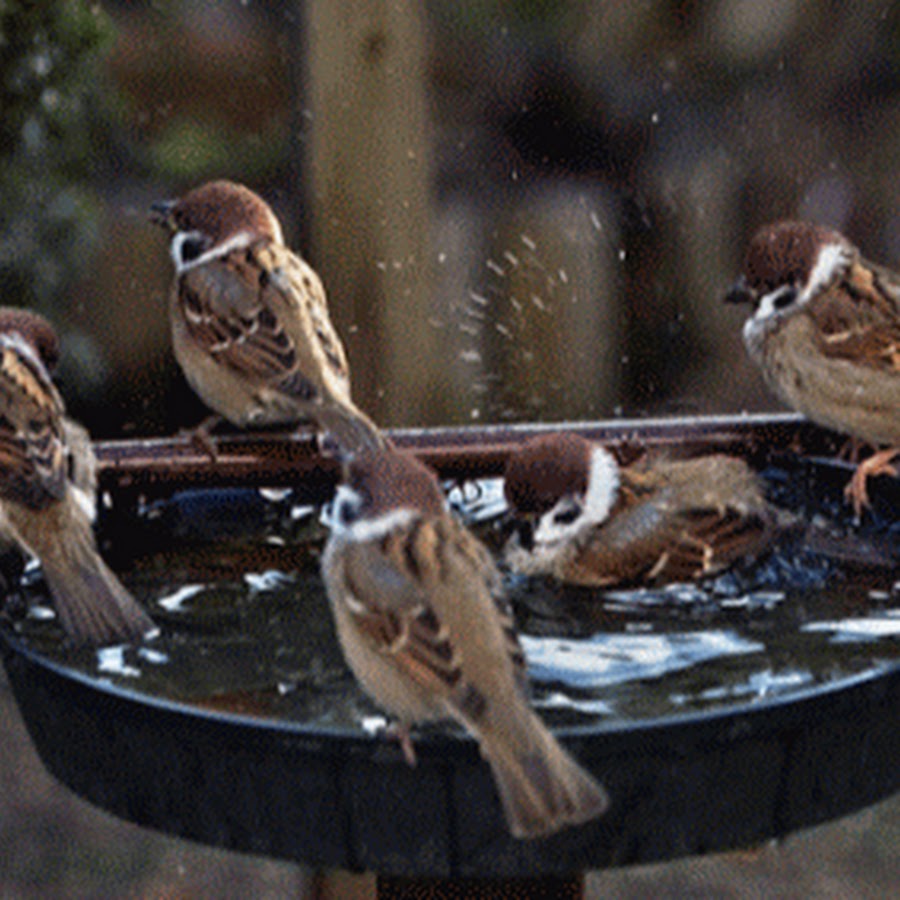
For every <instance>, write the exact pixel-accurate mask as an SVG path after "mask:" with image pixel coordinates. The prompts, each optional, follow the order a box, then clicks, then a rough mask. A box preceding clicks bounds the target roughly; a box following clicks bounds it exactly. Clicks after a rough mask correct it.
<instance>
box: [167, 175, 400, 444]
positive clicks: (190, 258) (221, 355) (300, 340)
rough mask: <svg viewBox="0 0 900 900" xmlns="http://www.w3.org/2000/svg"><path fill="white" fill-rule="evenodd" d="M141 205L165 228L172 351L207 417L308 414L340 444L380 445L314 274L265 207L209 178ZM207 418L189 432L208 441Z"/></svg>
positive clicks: (243, 421)
mask: <svg viewBox="0 0 900 900" xmlns="http://www.w3.org/2000/svg"><path fill="white" fill-rule="evenodd" d="M151 209H152V212H151V218H152V220H153V221H155V222H156V223H157V224H160V225H162V226H164V227H165V228H167V229H168V230H169V231H170V233H171V244H170V251H171V256H172V261H173V262H174V265H175V281H174V284H173V286H172V289H171V293H170V300H169V318H170V322H171V327H172V344H173V349H174V352H175V357H176V359H177V360H178V363H179V365H180V366H181V368H182V371H183V372H184V374H185V377H186V378H187V381H188V383H189V384H190V386H191V387H192V388H193V390H194V391H195V392H196V393H197V394H198V395H199V397H200V398H201V399H202V400H203V402H204V403H205V404H206V405H207V406H208V407H210V409H212V410H213V411H214V413H216V416H214V417H213V420H214V419H215V418H217V417H223V418H225V419H227V420H228V421H229V422H231V423H232V424H233V425H236V426H238V427H240V428H252V427H254V426H264V425H295V424H297V423H299V422H301V421H305V420H310V419H311V420H313V421H314V422H316V423H317V425H318V426H319V427H320V428H321V429H323V430H324V431H325V432H326V433H327V434H329V435H331V437H332V438H333V439H334V440H335V441H336V443H337V445H338V449H339V450H340V451H343V452H352V451H354V450H357V449H359V448H361V447H370V446H376V447H378V446H381V445H382V444H383V443H384V440H385V439H384V437H383V436H382V434H381V432H380V431H379V429H378V428H377V426H376V425H375V423H374V422H372V420H371V419H370V418H369V417H368V416H366V415H365V413H363V412H362V411H361V410H360V409H359V408H358V407H357V406H356V405H355V404H354V403H353V400H352V399H351V396H350V369H349V366H348V363H347V356H346V353H345V352H344V347H343V344H342V343H341V340H340V338H339V337H338V334H337V332H336V331H335V329H334V327H333V326H332V324H331V319H330V317H329V314H328V302H327V299H326V296H325V289H324V287H323V285H322V282H321V280H320V279H319V276H318V275H317V274H316V272H315V271H314V270H313V269H312V267H311V266H310V265H309V264H308V263H307V262H306V261H305V260H303V259H302V258H301V257H300V256H299V255H297V254H296V253H294V252H292V251H291V250H289V249H288V248H287V247H286V246H285V244H284V237H283V235H282V230H281V225H280V223H279V222H278V219H277V218H276V217H275V214H274V213H273V212H272V209H271V208H270V207H269V205H268V204H267V203H266V202H265V201H264V200H263V199H262V198H261V197H259V196H258V195H257V194H255V193H254V192H253V191H251V190H250V189H249V188H246V187H244V186H243V185H240V184H235V183H234V182H231V181H212V182H209V183H207V184H204V185H202V186H200V187H197V188H195V189H194V190H192V191H189V192H188V193H187V194H185V195H184V196H183V197H181V198H180V199H177V200H171V201H165V202H160V203H156V204H154V205H153V206H152V208H151ZM210 427H211V422H210V420H207V422H206V423H204V424H203V425H201V427H200V429H199V432H198V437H199V438H200V440H201V442H203V443H204V444H205V445H206V446H207V449H210V448H211V443H210V441H209V437H208V434H209V428H210ZM213 455H214V454H213Z"/></svg>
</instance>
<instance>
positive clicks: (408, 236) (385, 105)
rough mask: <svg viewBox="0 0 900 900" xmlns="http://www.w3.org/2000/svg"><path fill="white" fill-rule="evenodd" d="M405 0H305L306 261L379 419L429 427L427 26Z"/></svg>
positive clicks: (433, 364) (435, 370)
mask: <svg viewBox="0 0 900 900" xmlns="http://www.w3.org/2000/svg"><path fill="white" fill-rule="evenodd" d="M424 17H425V14H424V11H423V9H422V6H421V4H418V3H415V2H412V0H402V2H396V0H392V2H388V0H310V2H309V3H308V4H307V6H306V25H305V29H304V31H305V39H306V60H307V71H306V90H305V95H304V97H303V98H301V101H304V100H305V102H306V105H307V106H308V108H310V109H311V112H312V127H311V141H310V143H309V145H308V154H309V155H308V162H309V164H310V166H311V173H310V174H311V179H310V181H311V191H309V193H308V197H309V201H308V202H310V203H311V204H312V213H313V216H312V218H313V222H312V234H313V241H312V244H313V250H312V254H311V255H312V258H313V263H314V264H315V266H316V267H317V268H318V270H319V272H320V273H321V275H322V277H323V279H324V281H325V285H326V288H327V290H328V294H329V297H330V300H331V307H332V314H333V317H334V321H335V325H336V327H337V328H338V330H339V331H340V333H341V335H342V337H343V339H344V341H345V344H346V346H347V351H348V354H349V357H350V364H351V369H352V373H353V386H354V396H355V399H356V401H357V403H359V404H360V405H361V406H362V407H363V408H365V409H366V410H368V411H369V412H370V414H371V415H373V417H374V418H375V419H376V420H377V421H378V422H379V424H382V425H385V426H388V425H421V424H427V420H428V412H429V409H430V408H431V409H433V406H434V400H433V398H434V397H435V396H436V395H438V394H439V393H440V387H441V381H442V378H443V374H442V369H443V368H444V367H442V366H441V365H440V364H439V363H438V362H437V357H436V354H435V352H434V351H435V345H436V338H435V333H434V329H433V328H432V327H431V326H430V325H429V304H430V302H431V209H430V206H431V204H430V184H431V180H430V166H429V159H428V155H429V140H428V116H427V109H426V71H425V22H424Z"/></svg>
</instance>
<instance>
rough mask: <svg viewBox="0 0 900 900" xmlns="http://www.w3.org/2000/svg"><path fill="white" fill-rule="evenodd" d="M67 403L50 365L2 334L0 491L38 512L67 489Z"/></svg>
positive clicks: (0, 356)
mask: <svg viewBox="0 0 900 900" xmlns="http://www.w3.org/2000/svg"><path fill="white" fill-rule="evenodd" d="M62 417H63V404H62V400H61V399H60V396H59V394H58V393H57V391H56V388H55V387H54V386H53V384H52V382H51V381H50V378H49V376H48V375H47V373H46V371H45V370H44V367H43V366H42V365H41V363H40V362H39V361H38V360H37V359H36V358H34V357H33V356H32V354H31V353H30V352H23V351H22V349H21V348H20V347H18V346H16V342H15V341H13V340H10V339H9V337H8V336H6V335H3V336H0V493H2V495H3V496H4V497H5V498H7V499H9V500H13V501H15V502H17V503H21V504H23V505H25V506H28V507H30V508H32V509H41V508H44V507H46V506H48V505H50V504H51V503H53V502H55V501H56V500H58V499H60V498H61V497H62V496H63V495H64V493H65V489H66V474H67V459H68V457H67V453H66V446H65V440H64V437H63V418H62Z"/></svg>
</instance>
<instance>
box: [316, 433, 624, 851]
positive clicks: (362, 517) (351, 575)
mask: <svg viewBox="0 0 900 900" xmlns="http://www.w3.org/2000/svg"><path fill="white" fill-rule="evenodd" d="M344 468H345V476H344V479H343V481H342V483H341V484H340V486H339V487H338V490H337V493H336V495H335V499H334V503H333V511H332V516H331V519H332V524H331V528H332V530H331V533H330V535H329V537H328V540H327V542H326V545H325V550H324V552H323V556H322V561H321V566H322V576H323V580H324V583H325V586H326V590H327V594H328V597H329V601H330V605H331V608H332V611H333V614H334V620H335V623H336V630H337V634H338V639H339V642H340V644H341V647H342V649H343V652H344V656H345V658H346V660H347V663H348V665H349V667H350V669H351V670H352V672H353V673H354V675H355V676H356V679H357V681H358V682H359V684H360V685H361V687H362V688H363V690H364V691H365V692H366V693H367V694H368V695H369V696H370V697H371V698H372V699H373V700H374V701H375V703H376V704H378V705H379V706H381V707H382V708H383V709H384V710H385V711H386V712H387V713H388V714H390V715H391V716H393V717H394V718H395V719H396V722H397V727H396V730H395V733H396V734H397V735H398V736H399V737H400V738H401V744H402V746H403V749H404V754H405V756H406V759H407V761H408V762H409V763H411V764H413V763H414V762H415V752H414V750H413V748H412V743H411V741H410V739H409V728H410V727H411V726H412V725H414V724H417V723H422V722H427V721H431V720H439V719H446V718H449V719H452V720H455V721H456V722H457V723H459V724H461V725H462V726H463V727H464V728H466V729H467V730H468V731H469V732H470V733H471V734H472V735H473V736H474V737H475V738H476V739H477V741H478V743H479V746H480V750H481V754H482V756H483V757H484V758H485V759H486V760H487V762H488V764H489V765H490V768H491V770H492V773H493V777H494V781H495V783H496V785H497V789H498V793H499V797H500V800H501V804H502V807H503V810H504V813H505V818H506V822H507V825H508V828H509V831H510V833H511V834H512V835H513V836H514V837H515V838H518V839H533V838H539V837H543V836H546V835H549V834H552V833H554V832H556V831H558V830H560V829H561V828H563V827H566V826H570V825H578V824H582V823H584V822H587V821H589V820H591V819H594V818H595V817H597V816H599V815H601V814H602V813H603V812H605V810H606V809H607V807H608V805H609V797H608V795H607V793H606V791H605V789H604V788H603V787H602V786H601V785H600V784H599V783H598V782H597V781H596V780H595V779H594V777H593V776H592V775H590V774H589V773H588V772H587V771H585V770H584V769H583V768H582V767H581V766H580V765H579V764H578V763H577V762H576V761H575V760H574V759H573V758H572V757H571V756H570V755H569V754H568V753H567V752H566V751H565V750H564V749H563V748H562V747H561V746H560V744H559V743H558V742H557V741H556V739H555V738H554V737H553V735H552V734H551V732H550V731H549V730H548V728H547V727H546V726H545V725H544V723H543V722H542V720H541V719H540V718H539V717H538V716H537V714H536V713H535V712H534V710H533V709H532V708H531V706H530V704H529V701H528V696H527V693H526V689H527V673H526V660H525V657H524V653H523V650H522V646H521V643H520V641H519V639H518V635H517V631H516V627H515V623H514V620H513V618H512V612H511V608H510V606H509V603H508V599H507V598H506V595H505V593H504V590H503V584H502V578H501V576H500V573H499V570H498V569H497V567H496V565H495V563H494V561H493V559H492V557H491V555H490V554H489V552H488V550H487V548H486V547H485V546H484V545H483V544H481V543H480V541H478V539H477V538H475V537H474V536H473V535H472V534H471V532H469V531H468V530H467V529H466V528H465V527H464V526H463V525H462V524H461V523H460V522H459V521H458V520H456V519H455V518H453V517H452V516H451V514H450V512H449V511H448V509H447V506H446V504H445V501H444V497H443V494H442V492H441V489H440V485H439V484H438V481H437V478H436V477H435V475H434V473H433V472H432V471H431V470H430V469H428V468H427V467H426V466H425V465H424V464H423V463H421V462H420V461H418V460H417V459H416V458H415V457H414V456H413V455H411V454H410V453H409V452H408V451H401V450H397V449H395V448H386V449H380V450H376V451H373V452H365V453H362V454H359V455H357V456H356V457H354V458H352V459H350V460H348V461H345V464H344Z"/></svg>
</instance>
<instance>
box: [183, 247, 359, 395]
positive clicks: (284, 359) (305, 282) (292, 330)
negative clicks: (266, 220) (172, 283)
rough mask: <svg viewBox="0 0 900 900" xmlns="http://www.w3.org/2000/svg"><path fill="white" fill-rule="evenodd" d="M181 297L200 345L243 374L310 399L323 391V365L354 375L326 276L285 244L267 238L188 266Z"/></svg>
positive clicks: (340, 375) (342, 377)
mask: <svg viewBox="0 0 900 900" xmlns="http://www.w3.org/2000/svg"><path fill="white" fill-rule="evenodd" d="M179 302H180V303H181V307H182V310H183V312H184V316H185V319H186V321H187V324H188V329H189V331H190V333H191V335H192V337H193V338H194V340H195V341H196V342H197V343H198V345H199V346H201V347H203V348H205V350H206V352H207V353H209V354H210V356H212V357H213V358H214V359H215V360H217V361H218V362H220V363H221V364H223V365H226V366H228V367H229V368H231V369H233V370H234V371H236V372H239V373H240V374H242V375H244V376H247V377H250V378H256V379H262V380H264V381H268V382H270V383H271V385H272V387H273V388H276V389H279V390H283V391H285V392H286V393H294V394H297V395H298V396H301V397H303V398H305V399H315V398H316V397H317V396H318V393H319V390H320V388H319V385H318V382H319V381H320V380H321V374H320V373H321V372H322V370H323V369H324V368H326V367H328V368H329V369H330V372H331V373H332V374H333V376H334V377H336V378H337V379H339V380H340V381H342V382H345V381H347V379H348V378H349V375H348V366H347V360H346V356H345V354H344V350H343V346H342V345H341V343H340V340H339V339H338V337H337V334H336V333H335V332H334V329H333V328H332V326H331V322H330V320H329V318H328V308H327V302H326V299H325V295H324V290H323V289H322V287H321V282H320V281H319V279H318V277H317V276H316V275H315V273H314V272H312V270H311V269H309V267H308V266H306V264H305V263H303V262H302V261H301V260H299V259H298V258H297V257H296V256H294V255H293V254H292V253H291V252H290V251H288V250H286V249H284V248H280V247H274V246H271V245H268V244H266V243H265V242H263V243H260V244H255V245H253V246H251V247H249V248H246V249H243V250H237V251H234V252H233V253H230V254H229V255H228V256H226V257H223V258H222V259H220V260H215V261H213V262H210V263H207V264H205V265H202V266H198V267H197V268H195V269H189V270H188V271H187V272H185V273H184V274H183V275H182V277H181V280H180V285H179ZM314 333H315V334H317V335H318V340H317V341H316V342H312V341H310V340H308V338H307V336H308V335H311V334H314Z"/></svg>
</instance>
